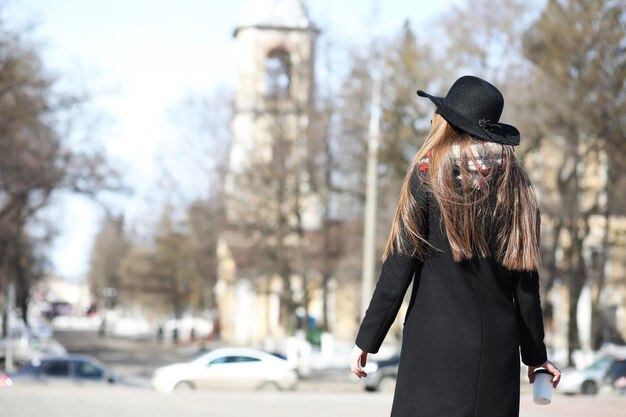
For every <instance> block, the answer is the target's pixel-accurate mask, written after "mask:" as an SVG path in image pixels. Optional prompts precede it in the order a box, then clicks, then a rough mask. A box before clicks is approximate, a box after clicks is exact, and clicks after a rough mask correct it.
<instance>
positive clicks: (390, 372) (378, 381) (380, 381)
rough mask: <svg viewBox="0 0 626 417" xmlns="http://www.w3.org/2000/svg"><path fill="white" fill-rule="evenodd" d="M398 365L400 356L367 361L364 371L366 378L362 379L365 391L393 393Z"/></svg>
mask: <svg viewBox="0 0 626 417" xmlns="http://www.w3.org/2000/svg"><path fill="white" fill-rule="evenodd" d="M399 363H400V355H394V356H392V357H391V358H389V359H380V360H371V361H369V362H368V363H367V364H366V365H365V369H364V370H365V372H366V373H367V377H365V378H363V379H362V381H363V384H364V385H365V390H366V391H370V392H375V391H382V392H393V391H394V389H395V387H396V378H397V376H398V364H399Z"/></svg>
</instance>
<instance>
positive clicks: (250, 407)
mask: <svg viewBox="0 0 626 417" xmlns="http://www.w3.org/2000/svg"><path fill="white" fill-rule="evenodd" d="M391 400H392V395H391V394H369V393H365V392H339V393H338V392H230V391H224V392H185V393H175V394H159V393H156V392H152V391H149V390H145V389H138V388H135V389H133V388H128V387H116V386H97V387H93V386H91V387H87V386H80V387H68V386H48V387H46V386H35V387H17V386H14V387H8V388H3V389H0V404H2V407H1V408H0V415H1V416H7V417H9V416H10V417H39V416H41V415H45V416H46V417H73V416H77V417H78V416H80V417H117V416H133V417H172V416H185V417H195V416H198V417H207V416H212V417H250V416H255V417H265V416H267V417H295V416H297V417H335V416H336V417H339V416H341V417H345V416H347V415H358V416H359V417H381V416H388V415H389V410H390V408H391ZM521 408H522V412H521V416H522V417H566V416H567V417H579V416H580V417H582V416H585V417H618V416H619V417H624V415H625V412H624V410H626V398H623V397H622V398H619V397H596V398H588V397H573V398H568V397H562V396H557V397H556V398H555V401H554V402H553V403H552V404H551V405H548V406H538V405H534V404H533V403H532V401H531V398H530V396H529V395H528V394H524V395H523V396H522V402H521ZM484 417H490V416H484Z"/></svg>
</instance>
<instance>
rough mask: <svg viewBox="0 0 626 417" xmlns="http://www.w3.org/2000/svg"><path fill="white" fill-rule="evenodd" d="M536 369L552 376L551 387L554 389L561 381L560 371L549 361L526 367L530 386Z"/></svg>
mask: <svg viewBox="0 0 626 417" xmlns="http://www.w3.org/2000/svg"><path fill="white" fill-rule="evenodd" d="M537 368H543V369H545V370H546V371H548V372H550V373H551V374H552V386H553V387H554V388H556V386H557V385H559V382H560V381H561V371H560V370H559V368H557V367H556V366H554V364H553V363H552V362H550V361H545V362H544V363H543V364H541V365H538V366H529V367H528V380H529V381H530V383H531V384H532V383H533V382H535V369H537Z"/></svg>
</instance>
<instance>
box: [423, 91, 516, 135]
mask: <svg viewBox="0 0 626 417" xmlns="http://www.w3.org/2000/svg"><path fill="white" fill-rule="evenodd" d="M417 95H418V96H420V97H426V98H428V99H429V100H430V101H432V102H433V104H434V105H435V106H437V110H439V114H440V115H441V117H443V118H444V119H445V120H446V121H447V122H448V123H450V124H451V125H452V126H453V127H454V128H456V129H457V130H460V131H463V132H465V133H468V134H470V135H471V136H473V137H475V138H476V139H479V140H484V141H487V142H496V143H501V144H503V145H511V146H517V145H519V142H520V133H519V130H517V128H515V126H511V125H508V124H506V123H492V124H490V126H489V128H485V127H482V126H481V125H480V124H479V123H478V121H474V120H468V119H466V118H465V117H463V116H461V115H459V114H458V113H456V112H455V111H454V110H452V109H450V108H449V107H448V106H446V104H445V97H437V96H433V95H430V94H428V93H427V92H425V91H423V90H417Z"/></svg>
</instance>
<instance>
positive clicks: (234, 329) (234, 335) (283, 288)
mask: <svg viewBox="0 0 626 417" xmlns="http://www.w3.org/2000/svg"><path fill="white" fill-rule="evenodd" d="M318 34H319V30H318V29H317V28H316V26H315V25H314V24H313V22H312V21H311V19H310V18H309V16H308V13H307V9H306V7H305V5H304V4H303V2H302V1H300V0H252V1H248V2H247V3H246V4H245V7H244V9H243V14H242V19H241V21H240V23H239V25H238V26H237V28H236V29H235V30H234V34H233V35H234V38H235V42H234V49H235V54H236V57H237V68H238V69H237V71H238V75H237V80H238V81H237V89H236V94H235V115H234V120H233V122H232V136H233V143H232V148H231V153H230V167H229V172H228V175H227V178H226V184H225V188H226V194H227V198H226V217H227V223H228V225H229V227H228V230H227V231H225V232H224V233H223V235H222V238H221V239H220V244H219V248H218V257H219V259H220V266H219V274H218V275H219V282H218V285H217V295H218V303H219V312H220V336H221V338H222V339H223V340H226V341H230V342H232V343H238V344H259V343H263V342H266V341H267V340H279V339H282V338H284V337H286V336H289V335H290V333H292V332H293V329H294V328H296V327H302V321H303V320H305V321H306V323H307V324H308V326H309V327H310V328H315V327H318V326H320V324H321V323H322V322H323V321H326V323H327V324H332V325H329V326H328V327H330V328H331V330H332V331H333V332H334V333H335V334H336V335H339V336H340V337H341V335H343V337H344V338H351V337H352V336H353V334H354V331H355V326H356V319H357V318H358V308H357V307H358V304H357V303H358V296H359V290H358V287H357V286H356V282H355V281H356V280H351V279H349V277H350V276H354V275H355V274H354V271H357V273H358V271H359V270H360V269H359V267H357V269H355V270H352V271H349V272H348V273H347V274H346V275H344V279H342V280H338V279H337V275H338V271H341V269H342V265H345V264H346V263H349V262H350V256H349V253H347V252H351V251H352V252H355V253H360V243H359V242H360V235H361V232H360V231H359V230H356V231H355V230H354V229H355V228H358V227H360V226H359V224H358V223H354V224H348V223H345V222H337V221H332V222H331V221H329V220H328V218H326V219H324V218H323V210H324V207H323V203H322V200H321V198H322V197H321V195H320V192H319V187H317V186H316V185H315V184H314V180H313V179H312V177H311V173H310V171H309V170H308V167H309V166H310V164H312V163H314V158H315V149H314V148H315V144H314V140H313V134H312V130H313V124H314V121H313V117H314V116H313V115H314V110H315V108H314V105H315V103H314V90H315V71H314V69H315V52H316V40H317V37H318ZM324 224H325V225H326V226H325V227H323V225H324ZM331 235H332V239H331ZM346 236H348V238H347V239H342V237H346ZM329 242H334V243H333V244H335V243H337V242H341V248H329ZM331 270H332V274H331V272H330V271H331ZM331 275H332V276H331ZM339 301H341V302H339ZM296 305H297V306H298V307H297V308H295V306H296ZM294 313H295V314H294ZM324 318H325V320H324Z"/></svg>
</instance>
